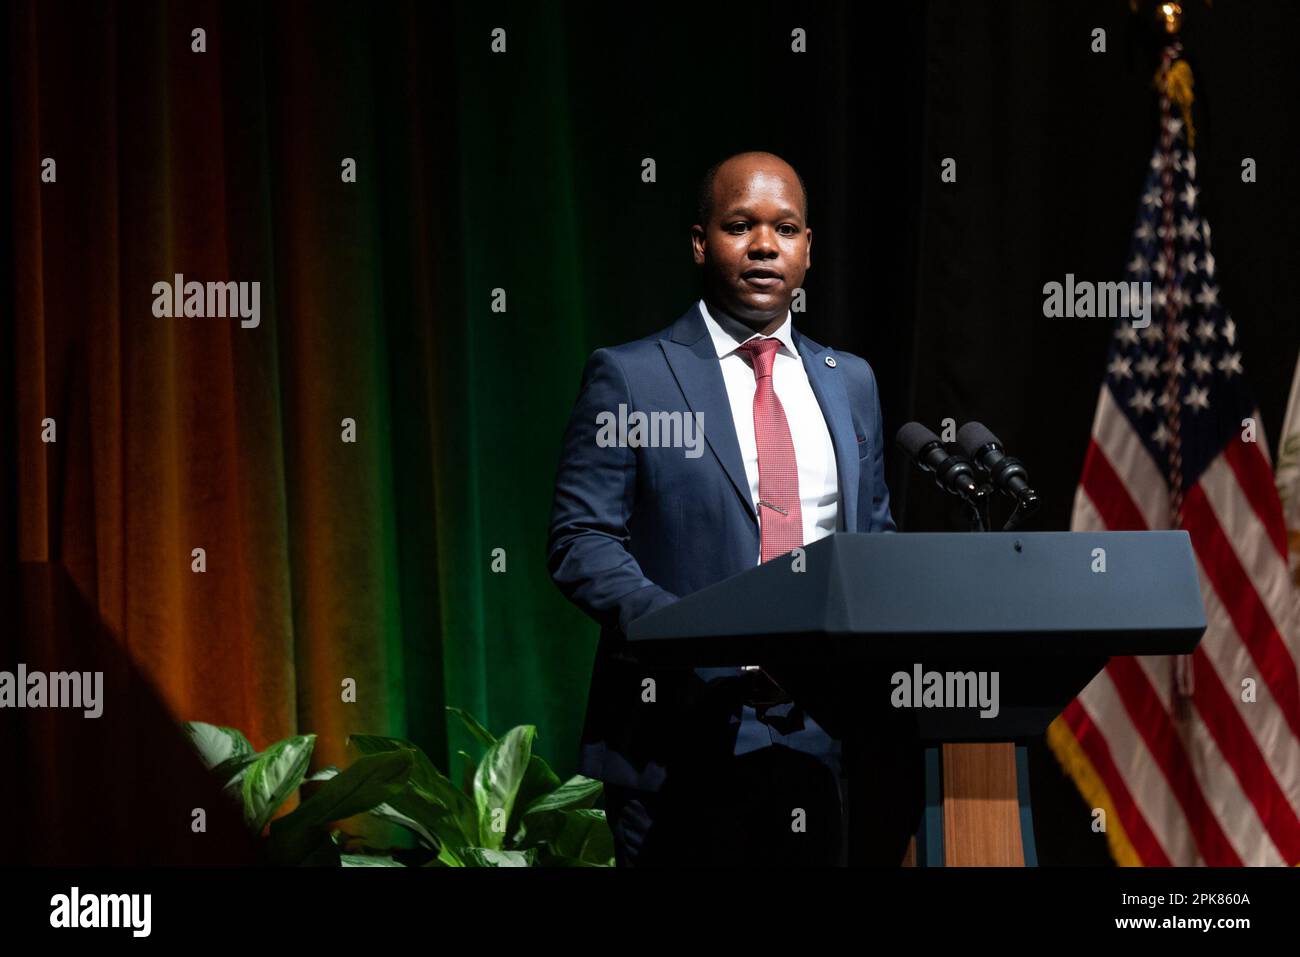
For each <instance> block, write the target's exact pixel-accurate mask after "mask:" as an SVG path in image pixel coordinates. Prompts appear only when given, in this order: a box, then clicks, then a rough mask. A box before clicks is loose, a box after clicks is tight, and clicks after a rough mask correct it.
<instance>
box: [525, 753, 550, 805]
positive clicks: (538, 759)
mask: <svg viewBox="0 0 1300 957" xmlns="http://www.w3.org/2000/svg"><path fill="white" fill-rule="evenodd" d="M559 786H560V776H559V775H558V774H556V773H555V772H554V771H552V770H551V766H550V765H549V764H547V763H546V759H545V758H543V757H542V756H541V755H540V754H534V755H533V756H532V757H531V758H529V760H528V769H527V770H526V771H525V772H524V780H523V781H522V782H521V783H520V785H519V796H518V797H517V798H516V801H517V803H518V805H519V806H520V807H527V806H528V805H529V804H532V803H533V802H534V801H536V800H537V799H538V798H540V797H541V796H542V795H544V794H550V793H551V792H552V791H554V790H555V789H556V788H558V787H559Z"/></svg>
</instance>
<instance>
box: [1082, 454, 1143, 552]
mask: <svg viewBox="0 0 1300 957" xmlns="http://www.w3.org/2000/svg"><path fill="white" fill-rule="evenodd" d="M1083 487H1084V489H1085V490H1086V491H1087V493H1088V498H1090V499H1092V502H1093V505H1095V506H1096V507H1097V511H1098V512H1099V513H1100V514H1101V517H1102V521H1103V522H1104V523H1105V526H1106V527H1107V528H1109V529H1112V530H1121V531H1122V530H1132V531H1145V530H1146V527H1147V523H1146V519H1145V518H1143V516H1142V512H1141V511H1140V510H1139V509H1138V507H1137V504H1136V503H1135V502H1134V501H1133V497H1132V496H1131V495H1129V493H1128V489H1127V488H1125V487H1124V483H1123V482H1121V481H1120V478H1119V476H1118V475H1116V474H1115V469H1114V468H1113V467H1112V466H1111V464H1110V461H1109V460H1108V459H1107V458H1106V453H1105V452H1103V451H1102V450H1101V446H1100V445H1098V444H1097V443H1096V442H1095V441H1093V442H1089V443H1088V454H1087V455H1086V456H1085V457H1084V460H1083Z"/></svg>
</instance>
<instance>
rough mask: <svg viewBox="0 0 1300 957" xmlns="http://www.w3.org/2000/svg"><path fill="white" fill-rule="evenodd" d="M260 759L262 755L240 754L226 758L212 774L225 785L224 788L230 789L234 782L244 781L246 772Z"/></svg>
mask: <svg viewBox="0 0 1300 957" xmlns="http://www.w3.org/2000/svg"><path fill="white" fill-rule="evenodd" d="M259 757H260V755H257V754H238V755H235V756H234V757H233V758H226V760H224V761H222V762H221V763H220V764H218V765H217V766H216V767H215V768H213V769H212V774H213V776H215V777H216V779H217V780H218V781H221V782H222V783H223V786H225V787H229V786H230V783H231V782H232V781H242V780H243V779H244V772H245V771H247V770H248V768H249V766H250V765H252V763H253V762H254V761H256V760H257V759H258V758H259Z"/></svg>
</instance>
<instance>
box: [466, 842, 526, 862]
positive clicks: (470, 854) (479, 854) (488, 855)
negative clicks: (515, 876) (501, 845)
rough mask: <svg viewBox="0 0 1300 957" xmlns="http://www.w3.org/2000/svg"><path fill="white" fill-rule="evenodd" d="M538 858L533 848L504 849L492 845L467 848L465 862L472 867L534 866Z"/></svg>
mask: <svg viewBox="0 0 1300 957" xmlns="http://www.w3.org/2000/svg"><path fill="white" fill-rule="evenodd" d="M536 860H537V852H536V851H534V850H533V849H532V848H529V849H528V850H526V851H502V850H497V849H496V848H491V847H467V848H465V863H466V864H467V865H468V866H470V867H532V866H533V863H534V862H535V861H536Z"/></svg>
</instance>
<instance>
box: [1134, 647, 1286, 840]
mask: <svg viewBox="0 0 1300 957" xmlns="http://www.w3.org/2000/svg"><path fill="white" fill-rule="evenodd" d="M1133 660H1134V661H1136V662H1137V664H1138V666H1139V667H1141V669H1142V670H1143V672H1144V673H1145V674H1146V678H1147V682H1148V683H1149V685H1150V687H1151V690H1152V691H1153V692H1155V694H1156V697H1157V698H1159V700H1160V706H1161V708H1163V709H1164V711H1165V713H1166V714H1168V715H1170V721H1171V723H1172V726H1173V728H1174V731H1175V733H1177V734H1178V736H1179V740H1180V741H1181V742H1182V745H1183V750H1184V751H1185V752H1186V754H1187V761H1188V766H1189V767H1190V768H1191V769H1192V773H1193V774H1194V775H1195V777H1196V784H1197V787H1198V788H1199V789H1200V792H1201V794H1202V795H1203V796H1204V797H1205V803H1206V805H1207V806H1208V807H1209V808H1210V811H1211V813H1212V814H1213V815H1214V818H1215V820H1216V821H1218V822H1219V826H1220V827H1221V828H1223V833H1224V835H1225V836H1226V837H1227V839H1228V842H1229V843H1230V844H1231V845H1232V849H1233V850H1234V851H1236V853H1237V856H1238V857H1240V858H1241V859H1242V860H1243V861H1245V860H1253V861H1255V862H1256V863H1260V862H1265V863H1273V864H1281V863H1282V855H1281V854H1280V853H1279V852H1278V850H1277V848H1276V847H1274V846H1273V842H1272V841H1271V840H1269V838H1268V835H1267V834H1266V833H1265V832H1264V829H1263V828H1262V827H1261V826H1260V821H1259V818H1258V816H1257V815H1256V814H1255V813H1254V810H1253V807H1254V806H1253V805H1252V803H1251V801H1250V798H1249V796H1248V795H1247V794H1246V792H1245V790H1244V789H1243V787H1242V784H1241V782H1240V781H1239V780H1238V779H1237V776H1236V775H1235V774H1233V773H1231V772H1230V771H1229V770H1228V768H1229V764H1228V762H1227V760H1226V759H1225V757H1224V752H1223V750H1222V749H1221V748H1220V747H1219V742H1218V741H1217V740H1216V739H1215V737H1214V735H1213V734H1212V733H1211V731H1210V729H1209V727H1207V726H1206V723H1205V721H1204V720H1202V718H1201V716H1200V715H1199V714H1198V713H1197V712H1196V711H1194V710H1193V709H1192V708H1191V705H1190V702H1186V701H1185V699H1183V698H1182V697H1181V696H1179V695H1176V694H1175V692H1174V672H1173V670H1172V669H1173V667H1174V661H1175V659H1174V658H1173V657H1170V656H1168V655H1141V656H1138V657H1135V658H1134V659H1133ZM1180 702H1184V705H1185V716H1176V715H1175V708H1176V707H1177V706H1178V705H1179V703H1180Z"/></svg>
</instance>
